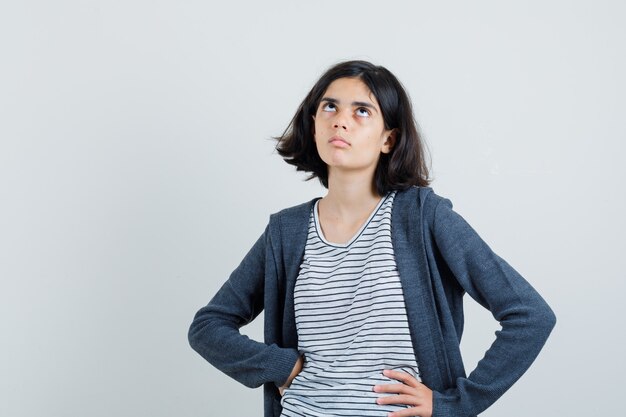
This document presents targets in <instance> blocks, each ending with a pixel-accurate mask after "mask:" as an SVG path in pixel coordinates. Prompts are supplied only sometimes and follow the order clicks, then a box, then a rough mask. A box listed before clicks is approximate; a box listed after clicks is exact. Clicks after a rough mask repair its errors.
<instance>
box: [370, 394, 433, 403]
mask: <svg viewBox="0 0 626 417" xmlns="http://www.w3.org/2000/svg"><path fill="white" fill-rule="evenodd" d="M376 404H378V405H389V404H402V405H421V404H422V401H421V400H420V398H419V397H416V396H414V395H408V394H404V395H390V396H388V397H380V398H377V399H376Z"/></svg>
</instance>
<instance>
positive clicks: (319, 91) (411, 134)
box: [275, 61, 430, 195]
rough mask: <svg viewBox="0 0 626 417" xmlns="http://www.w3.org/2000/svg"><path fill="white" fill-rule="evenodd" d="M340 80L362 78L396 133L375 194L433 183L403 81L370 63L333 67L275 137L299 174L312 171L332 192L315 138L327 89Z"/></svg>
mask: <svg viewBox="0 0 626 417" xmlns="http://www.w3.org/2000/svg"><path fill="white" fill-rule="evenodd" d="M339 78H359V79H360V80H361V81H363V83H365V85H367V87H368V88H369V89H370V91H371V92H372V94H374V96H375V97H376V99H377V100H378V104H379V106H380V110H381V112H382V116H383V121H384V123H385V130H391V129H395V131H396V140H395V144H394V146H393V147H392V148H391V152H389V153H387V154H385V153H381V155H380V158H379V160H378V165H377V167H376V172H375V174H374V182H375V186H376V190H377V191H378V193H379V194H380V195H384V194H386V193H387V192H389V191H391V190H402V189H406V188H408V187H410V186H413V185H418V186H427V185H428V184H429V182H430V180H429V174H428V167H427V163H426V155H425V144H424V143H423V141H422V138H421V135H420V134H419V133H418V129H417V124H416V122H415V118H414V117H413V108H412V106H411V101H410V100H409V97H408V95H407V93H406V91H405V90H404V87H403V86H402V84H401V83H400V81H398V79H397V78H396V77H395V76H394V75H393V74H392V73H391V72H390V71H389V70H387V69H386V68H384V67H382V66H376V65H373V64H371V63H370V62H367V61H346V62H341V63H339V64H337V65H335V66H333V67H331V68H329V69H328V70H327V71H326V72H325V73H324V74H323V75H322V77H321V78H320V79H319V80H318V81H317V83H315V85H314V86H313V88H312V89H311V91H310V92H309V93H308V94H307V96H306V97H305V98H304V100H303V101H302V103H301V104H300V106H299V107H298V110H297V111H296V114H295V115H294V117H293V119H292V120H291V122H290V123H289V125H288V126H287V129H285V131H284V132H283V134H282V135H281V136H279V137H276V138H275V139H276V141H277V144H276V150H277V151H278V154H279V155H280V156H282V157H283V159H284V160H285V161H286V162H287V163H288V164H291V165H295V166H296V169H297V170H298V171H304V172H309V173H310V174H311V175H310V176H309V177H308V178H307V180H310V179H312V178H318V179H319V181H320V182H321V183H322V185H323V186H324V187H326V188H328V167H327V166H326V163H325V162H324V161H322V159H321V158H320V156H319V154H318V152H317V147H316V145H315V138H314V133H313V132H314V120H313V116H314V115H315V114H316V112H317V108H318V107H319V105H320V101H321V99H322V97H323V95H324V93H325V92H326V90H327V89H328V86H329V85H330V84H331V83H332V82H333V81H335V80H337V79H339Z"/></svg>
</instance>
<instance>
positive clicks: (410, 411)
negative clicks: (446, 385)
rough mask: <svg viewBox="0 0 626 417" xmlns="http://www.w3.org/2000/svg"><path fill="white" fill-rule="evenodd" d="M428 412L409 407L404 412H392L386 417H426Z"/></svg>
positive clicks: (422, 408) (421, 408)
mask: <svg viewBox="0 0 626 417" xmlns="http://www.w3.org/2000/svg"><path fill="white" fill-rule="evenodd" d="M427 415H430V414H428V411H427V410H426V409H425V408H424V407H411V408H405V409H404V410H399V411H394V412H393V413H389V414H387V416H388V417H415V416H427Z"/></svg>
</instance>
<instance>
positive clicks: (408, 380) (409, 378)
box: [383, 369, 421, 388]
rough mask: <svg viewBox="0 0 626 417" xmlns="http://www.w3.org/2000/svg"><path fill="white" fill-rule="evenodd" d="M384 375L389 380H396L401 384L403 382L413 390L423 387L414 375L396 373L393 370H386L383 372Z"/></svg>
mask: <svg viewBox="0 0 626 417" xmlns="http://www.w3.org/2000/svg"><path fill="white" fill-rule="evenodd" d="M383 375H385V376H386V377H388V378H392V379H396V380H398V381H400V382H403V383H405V384H407V385H409V386H411V387H413V388H417V387H419V386H420V385H421V382H419V381H418V380H417V379H416V378H415V377H414V376H413V375H411V374H408V373H406V372H401V371H394V370H392V369H385V370H384V371H383Z"/></svg>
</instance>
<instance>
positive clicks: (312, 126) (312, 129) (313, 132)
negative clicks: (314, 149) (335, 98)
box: [311, 114, 315, 138]
mask: <svg viewBox="0 0 626 417" xmlns="http://www.w3.org/2000/svg"><path fill="white" fill-rule="evenodd" d="M311 117H312V118H313V123H312V124H311V134H312V135H313V138H315V115H314V114H312V115H311Z"/></svg>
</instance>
